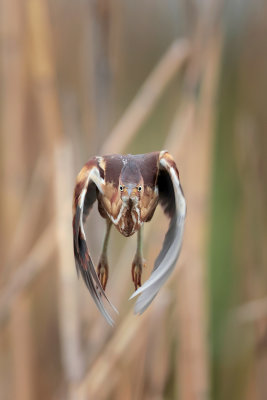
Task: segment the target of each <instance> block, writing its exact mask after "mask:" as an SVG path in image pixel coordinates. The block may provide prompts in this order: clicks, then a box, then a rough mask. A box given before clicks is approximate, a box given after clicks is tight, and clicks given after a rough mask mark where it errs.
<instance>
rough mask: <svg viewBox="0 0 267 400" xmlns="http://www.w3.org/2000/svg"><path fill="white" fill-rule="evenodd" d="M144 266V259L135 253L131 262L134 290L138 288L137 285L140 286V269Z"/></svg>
mask: <svg viewBox="0 0 267 400" xmlns="http://www.w3.org/2000/svg"><path fill="white" fill-rule="evenodd" d="M145 266H146V263H145V259H144V258H143V257H142V256H141V255H139V254H136V255H135V257H134V260H133V263H132V279H133V283H134V286H135V290H137V289H138V286H141V276H142V269H143V267H145Z"/></svg>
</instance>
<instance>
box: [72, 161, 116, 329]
mask: <svg viewBox="0 0 267 400" xmlns="http://www.w3.org/2000/svg"><path fill="white" fill-rule="evenodd" d="M104 184H105V182H104V179H103V178H102V177H101V174H100V167H99V165H98V161H97V158H93V159H91V160H90V161H88V163H87V164H85V166H84V167H83V168H82V170H81V171H80V173H79V174H78V176H77V180H76V186H75V190H74V198H73V223H72V225H73V245H74V257H75V263H76V268H77V272H78V274H79V272H80V273H81V275H82V277H83V280H84V282H85V284H86V286H87V288H88V290H89V292H90V294H91V296H92V298H93V300H94V302H95V304H96V305H97V307H98V309H99V310H100V312H101V313H102V314H103V316H104V317H105V318H106V320H107V322H108V323H109V324H110V325H113V324H114V322H113V320H112V318H111V316H110V315H109V313H108V312H107V311H106V309H105V307H104V305H103V302H102V296H101V295H103V297H104V298H105V299H106V300H107V301H108V303H109V304H110V306H111V307H112V308H113V309H114V311H116V312H117V310H116V308H115V307H114V306H113V305H112V304H111V302H110V301H109V299H108V298H107V296H106V294H105V292H104V290H103V288H102V286H101V283H100V281H99V279H98V276H97V273H96V270H95V267H94V265H93V261H92V259H91V257H90V254H89V251H88V248H87V244H86V236H85V232H84V228H83V222H85V219H86V217H87V215H88V213H89V211H90V209H91V208H92V206H93V203H94V202H95V200H96V196H97V190H99V191H100V192H101V193H103V187H104Z"/></svg>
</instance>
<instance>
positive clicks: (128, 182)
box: [119, 161, 144, 204]
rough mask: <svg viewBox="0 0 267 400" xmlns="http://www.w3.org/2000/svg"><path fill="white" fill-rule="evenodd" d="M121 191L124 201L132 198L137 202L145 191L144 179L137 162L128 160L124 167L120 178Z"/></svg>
mask: <svg viewBox="0 0 267 400" xmlns="http://www.w3.org/2000/svg"><path fill="white" fill-rule="evenodd" d="M119 192H120V195H121V199H122V201H123V202H126V203H128V202H129V200H131V201H132V202H133V203H134V204H137V203H138V202H139V201H140V199H141V197H142V194H143V192H144V181H143V178H142V175H141V172H140V169H139V168H138V166H137V164H136V163H135V162H131V161H130V162H128V163H127V164H125V166H124V167H123V169H122V171H121V174H120V178H119Z"/></svg>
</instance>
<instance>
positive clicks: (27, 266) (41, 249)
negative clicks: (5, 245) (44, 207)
mask: <svg viewBox="0 0 267 400" xmlns="http://www.w3.org/2000/svg"><path fill="white" fill-rule="evenodd" d="M54 232H55V225H54V224H51V225H49V226H48V227H47V228H46V230H45V231H44V232H43V233H42V235H41V237H40V238H39V239H38V240H37V242H36V243H35V245H34V247H33V248H32V250H31V251H30V252H29V253H28V255H27V257H26V259H25V260H24V261H23V262H22V263H21V264H20V265H19V266H18V267H17V268H16V270H15V272H14V273H13V276H12V277H11V278H10V280H9V282H8V284H7V285H6V286H5V288H4V289H3V290H2V293H1V296H0V324H1V323H3V322H4V320H5V318H6V317H7V316H8V313H9V311H10V307H11V305H12V304H13V302H14V301H15V300H16V298H17V297H18V296H19V295H21V294H22V292H23V291H25V289H27V288H28V285H29V284H30V283H32V281H33V280H34V279H35V278H36V276H37V275H38V274H39V273H40V272H41V271H42V270H43V268H44V267H45V266H47V265H48V264H47V263H48V261H49V259H50V258H51V256H52V254H53V251H54V250H55V241H54V238H53V235H54Z"/></svg>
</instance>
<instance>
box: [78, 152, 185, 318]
mask: <svg viewBox="0 0 267 400" xmlns="http://www.w3.org/2000/svg"><path fill="white" fill-rule="evenodd" d="M96 200H97V202H98V211H99V213H100V215H101V216H102V217H103V218H105V220H106V225H107V228H106V234H105V238H104V242H103V248H102V253H101V256H100V260H99V264H98V267H97V270H96V269H95V267H94V264H93V261H92V258H91V256H90V253H89V251H88V248H87V244H86V237H85V232H84V227H83V224H84V223H85V220H86V218H87V216H88V214H89V212H90V210H91V208H92V206H93V204H94V202H95V201H96ZM158 204H161V206H162V207H163V209H164V212H165V214H166V215H167V216H168V217H169V218H170V224H169V229H168V231H167V233H166V236H165V239H164V242H163V247H162V249H161V251H160V253H159V255H158V257H157V259H156V261H155V265H154V268H153V270H152V273H151V275H150V277H149V279H148V280H147V281H146V282H145V283H144V284H143V285H142V284H141V275H142V268H143V266H144V259H143V252H142V232H143V224H144V222H149V221H150V220H151V218H152V217H153V214H154V212H155V209H156V207H157V205H158ZM185 215H186V202H185V198H184V195H183V190H182V187H181V184H180V180H179V172H178V169H177V167H176V164H175V161H174V159H173V157H172V156H171V155H170V153H168V152H167V151H161V152H153V153H147V154H137V155H131V154H127V155H119V154H113V155H106V156H96V157H93V158H91V159H90V160H89V161H88V162H87V163H86V164H85V165H84V167H83V168H82V169H81V171H80V172H79V174H78V176H77V180H76V186H75V189H74V198H73V242H74V257H75V263H76V268H77V272H78V275H79V273H81V275H82V277H83V279H84V282H85V284H86V286H87V288H88V289H89V292H90V294H91V296H92V298H93V300H94V301H95V303H96V305H97V307H98V308H99V310H100V311H101V313H102V314H103V316H104V317H105V318H106V320H107V322H108V323H109V324H110V325H113V323H114V322H113V320H112V318H111V316H110V314H109V313H108V311H107V310H106V308H105V306H104V304H103V299H106V301H107V302H108V303H109V304H110V306H111V307H112V308H113V309H114V310H115V311H117V310H116V308H115V307H114V306H113V305H112V303H111V302H110V301H109V299H108V297H107V295H106V293H105V288H106V284H107V280H108V274H109V267H108V261H107V246H108V240H109V236H110V230H111V226H112V225H115V227H116V228H117V229H118V231H119V232H120V233H121V234H122V235H124V236H126V237H128V236H131V235H133V234H134V233H135V232H137V249H136V254H135V257H134V260H133V263H132V279H133V283H134V286H135V292H134V293H133V295H132V296H131V298H133V297H135V296H137V295H140V296H139V297H138V299H137V302H136V305H135V312H136V313H140V314H141V313H143V311H144V310H145V309H146V308H147V307H148V306H149V304H150V303H151V302H152V300H153V299H154V297H155V296H156V294H157V293H158V291H159V289H160V288H161V286H162V285H163V284H164V283H165V281H166V280H167V278H168V277H169V275H170V274H171V272H172V270H173V269H174V267H175V264H176V261H177V258H178V256H179V253H180V250H181V245H182V237H183V230H184V221H185Z"/></svg>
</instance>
